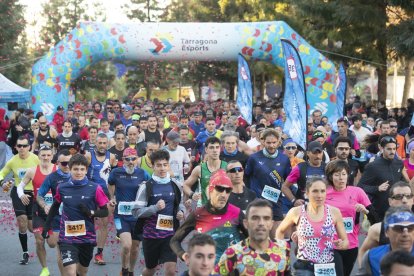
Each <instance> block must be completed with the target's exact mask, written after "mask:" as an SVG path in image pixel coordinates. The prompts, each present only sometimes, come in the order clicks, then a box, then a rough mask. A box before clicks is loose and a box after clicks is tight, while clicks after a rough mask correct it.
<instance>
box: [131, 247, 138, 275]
mask: <svg viewBox="0 0 414 276" xmlns="http://www.w3.org/2000/svg"><path fill="white" fill-rule="evenodd" d="M138 254H139V241H136V240H132V246H131V253H130V258H129V272H134V268H135V264H136V263H137V260H138Z"/></svg>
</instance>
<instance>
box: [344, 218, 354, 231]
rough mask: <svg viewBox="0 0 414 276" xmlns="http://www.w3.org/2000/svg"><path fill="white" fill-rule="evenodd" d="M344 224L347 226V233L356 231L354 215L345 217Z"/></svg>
mask: <svg viewBox="0 0 414 276" xmlns="http://www.w3.org/2000/svg"><path fill="white" fill-rule="evenodd" d="M344 226H345V232H346V233H347V234H349V233H352V232H353V231H354V218H352V217H347V218H344Z"/></svg>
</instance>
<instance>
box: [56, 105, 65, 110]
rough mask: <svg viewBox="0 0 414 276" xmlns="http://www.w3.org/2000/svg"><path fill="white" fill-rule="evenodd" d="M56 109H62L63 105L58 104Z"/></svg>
mask: <svg viewBox="0 0 414 276" xmlns="http://www.w3.org/2000/svg"><path fill="white" fill-rule="evenodd" d="M56 109H57V110H63V109H64V108H63V106H61V105H58V107H57V108H56Z"/></svg>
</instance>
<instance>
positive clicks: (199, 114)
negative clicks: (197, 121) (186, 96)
mask: <svg viewBox="0 0 414 276" xmlns="http://www.w3.org/2000/svg"><path fill="white" fill-rule="evenodd" d="M193 114H194V116H203V113H202V112H201V111H194V113H193Z"/></svg>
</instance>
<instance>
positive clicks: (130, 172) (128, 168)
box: [124, 166, 135, 174]
mask: <svg viewBox="0 0 414 276" xmlns="http://www.w3.org/2000/svg"><path fill="white" fill-rule="evenodd" d="M124 169H125V171H126V173H127V174H133V173H134V170H135V168H134V167H132V168H131V167H128V166H124Z"/></svg>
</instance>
